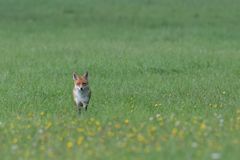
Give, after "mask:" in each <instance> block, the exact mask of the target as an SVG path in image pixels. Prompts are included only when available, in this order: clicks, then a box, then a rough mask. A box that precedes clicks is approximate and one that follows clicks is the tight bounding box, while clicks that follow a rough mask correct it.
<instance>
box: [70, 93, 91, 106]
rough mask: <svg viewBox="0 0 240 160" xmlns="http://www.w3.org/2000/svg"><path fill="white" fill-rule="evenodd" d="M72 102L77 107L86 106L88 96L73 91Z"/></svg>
mask: <svg viewBox="0 0 240 160" xmlns="http://www.w3.org/2000/svg"><path fill="white" fill-rule="evenodd" d="M73 96H74V101H75V103H76V104H77V105H78V104H80V103H82V104H87V103H88V102H89V96H88V94H87V93H84V92H83V93H81V92H78V91H73Z"/></svg>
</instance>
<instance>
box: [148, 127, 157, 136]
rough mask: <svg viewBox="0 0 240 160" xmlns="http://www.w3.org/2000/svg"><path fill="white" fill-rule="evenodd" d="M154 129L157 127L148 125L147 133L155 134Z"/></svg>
mask: <svg viewBox="0 0 240 160" xmlns="http://www.w3.org/2000/svg"><path fill="white" fill-rule="evenodd" d="M156 130H157V128H156V127H155V126H152V127H150V128H149V129H148V131H149V133H150V134H151V135H153V134H155V133H156Z"/></svg>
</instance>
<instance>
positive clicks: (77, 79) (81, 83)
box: [73, 72, 88, 91]
mask: <svg viewBox="0 0 240 160" xmlns="http://www.w3.org/2000/svg"><path fill="white" fill-rule="evenodd" d="M73 81H74V85H75V88H77V89H78V90H79V91H84V89H85V88H87V87H88V72H85V73H84V74H83V75H82V76H79V75H77V74H76V73H73Z"/></svg>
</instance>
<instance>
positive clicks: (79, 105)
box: [77, 102, 83, 114]
mask: <svg viewBox="0 0 240 160" xmlns="http://www.w3.org/2000/svg"><path fill="white" fill-rule="evenodd" d="M82 107H83V104H82V103H81V102H80V103H78V105H77V110H78V113H79V114H81V109H82Z"/></svg>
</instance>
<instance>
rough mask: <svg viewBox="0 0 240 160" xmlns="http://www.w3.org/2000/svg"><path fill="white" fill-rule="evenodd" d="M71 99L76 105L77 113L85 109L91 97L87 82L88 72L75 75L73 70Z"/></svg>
mask: <svg viewBox="0 0 240 160" xmlns="http://www.w3.org/2000/svg"><path fill="white" fill-rule="evenodd" d="M73 81H74V87H73V99H74V102H75V105H76V109H77V111H78V113H81V110H82V109H85V111H87V108H88V104H89V101H90V99H91V90H90V87H89V84H88V72H87V71H86V72H85V73H84V74H83V75H80V76H79V75H77V73H76V72H73Z"/></svg>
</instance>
